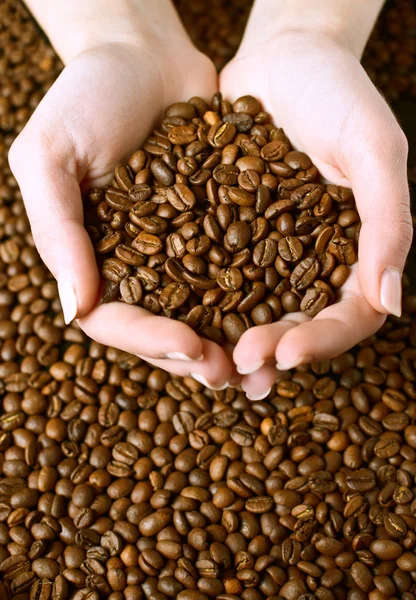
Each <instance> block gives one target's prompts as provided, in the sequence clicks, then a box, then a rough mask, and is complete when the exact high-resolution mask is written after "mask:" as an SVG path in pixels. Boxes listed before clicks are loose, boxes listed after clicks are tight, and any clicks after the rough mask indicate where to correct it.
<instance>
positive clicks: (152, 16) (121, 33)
mask: <svg viewBox="0 0 416 600" xmlns="http://www.w3.org/2000/svg"><path fill="white" fill-rule="evenodd" d="M26 3H27V5H28V7H29V8H30V10H31V11H32V13H33V15H34V16H35V18H36V19H37V21H38V22H39V24H40V25H41V27H42V28H43V29H44V31H45V33H46V35H47V36H48V37H49V39H50V41H51V43H52V45H53V46H54V48H55V50H56V52H57V53H58V54H59V56H60V57H61V58H62V60H63V61H64V63H65V64H67V63H68V62H70V61H71V60H72V59H73V58H75V57H76V56H77V55H78V54H81V53H82V52H86V51H88V50H91V49H93V48H96V47H99V46H103V45H106V44H109V43H116V44H117V43H118V44H129V45H132V46H134V45H135V46H137V47H138V48H141V47H143V45H148V42H149V40H150V41H152V42H153V43H157V42H158V41H160V40H162V44H163V43H164V41H165V40H166V38H167V37H169V39H172V38H173V39H175V38H180V39H181V40H182V41H183V40H188V41H189V44H191V42H190V40H189V38H187V35H186V33H185V30H184V28H183V26H182V24H181V22H180V20H179V17H178V15H177V13H176V10H175V9H174V7H173V4H172V2H171V0H152V2H148V1H147V0H117V1H116V2H114V0H87V1H86V0H66V1H65V2H56V0H26Z"/></svg>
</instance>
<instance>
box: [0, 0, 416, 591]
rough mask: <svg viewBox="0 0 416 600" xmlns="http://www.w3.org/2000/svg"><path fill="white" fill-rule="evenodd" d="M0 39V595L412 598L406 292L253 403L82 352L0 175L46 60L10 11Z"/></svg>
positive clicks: (414, 469) (50, 64) (7, 181)
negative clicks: (353, 339)
mask: <svg viewBox="0 0 416 600" xmlns="http://www.w3.org/2000/svg"><path fill="white" fill-rule="evenodd" d="M190 4H192V5H193V4H194V3H190ZM387 6H388V5H387ZM396 6H398V3H397V4H396ZM409 21H410V17H408V18H407V19H406V20H405V22H403V23H402V24H405V23H408V22H409ZM0 36H1V39H2V42H3V43H2V44H1V47H0V52H1V57H0V58H1V60H0V64H1V69H2V85H1V90H0V98H1V102H0V104H1V106H2V108H1V110H2V114H1V118H0V147H1V153H0V394H1V399H0V402H1V404H0V598H1V600H3V599H4V600H10V599H14V600H51V599H53V600H73V599H75V600H81V599H82V600H87V599H88V600H100V598H109V599H110V600H124V599H126V600H136V599H138V600H141V599H149V600H169V599H170V598H178V599H179V600H209V599H210V598H218V600H239V599H240V598H241V599H242V600H264V599H266V598H269V599H270V600H281V599H282V598H283V599H284V600H292V599H293V600H295V599H297V598H301V599H302V600H315V599H316V600H333V599H336V600H338V599H339V600H344V599H345V598H347V599H350V600H365V599H366V598H369V599H370V600H385V599H387V598H397V599H398V600H399V599H403V600H414V598H416V558H415V548H416V499H415V492H416V388H415V385H416V298H415V297H414V296H413V297H411V296H409V289H410V288H409V286H410V287H411V286H412V285H413V286H414V280H411V281H409V279H408V278H406V277H405V278H404V287H405V292H406V296H407V298H406V299H405V301H404V313H403V316H402V317H401V318H400V319H398V318H395V317H393V318H389V319H388V321H387V323H386V324H385V325H384V326H383V328H382V329H381V330H380V331H379V332H378V334H377V335H376V336H373V337H372V338H370V339H369V340H365V341H364V342H363V343H361V344H360V345H359V346H357V347H355V348H353V349H352V350H351V351H350V352H348V353H345V354H343V355H341V356H340V357H337V358H335V359H334V360H332V361H324V362H321V363H319V364H312V365H308V366H305V367H301V368H298V369H296V370H295V371H293V372H291V373H286V374H284V375H282V376H281V378H280V379H279V381H277V382H276V385H275V386H274V387H273V389H272V391H271V393H270V395H269V398H268V399H267V400H264V401H261V402H254V403H253V402H249V401H248V400H247V398H246V397H245V395H244V394H243V393H242V392H239V391H237V390H232V389H229V390H226V391H222V392H212V391H209V390H206V389H204V388H203V387H202V386H201V385H200V384H199V383H197V382H195V381H194V380H192V379H187V378H185V379H181V378H176V377H171V376H169V375H168V374H167V373H165V372H163V371H161V370H159V369H154V368H153V367H152V366H150V365H148V364H146V363H145V362H143V361H141V360H140V359H138V358H137V357H134V356H132V355H128V354H125V353H122V352H120V351H118V350H115V349H114V348H106V347H104V346H101V345H99V344H97V343H95V342H92V341H91V340H89V339H88V338H87V337H86V336H85V335H84V334H83V333H82V332H81V331H80V330H79V329H78V328H77V327H76V325H70V326H65V325H64V321H63V317H62V311H61V307H60V303H59V299H58V295H57V289H56V283H55V282H54V281H53V279H52V277H51V275H50V274H49V272H48V271H47V269H46V268H45V266H44V265H43V264H42V263H41V261H40V258H39V256H38V254H37V252H36V250H35V248H34V245H33V240H32V238H31V235H30V230H29V225H28V222H27V219H26V216H25V213H24V208H23V204H22V201H21V197H20V193H19V190H18V189H17V185H16V182H15V181H14V179H13V177H12V176H11V174H10V171H9V169H8V166H7V148H8V147H9V146H10V144H11V142H12V140H13V139H14V137H15V135H16V134H17V133H18V131H19V130H20V129H21V127H22V126H23V125H24V123H25V120H26V119H27V117H28V115H29V112H30V111H31V110H32V109H33V108H34V107H35V106H36V104H37V102H38V101H39V100H40V98H41V97H42V95H43V94H44V93H45V92H46V90H47V89H48V87H49V86H50V85H51V84H52V82H53V81H54V79H55V78H56V76H57V74H58V72H59V70H60V68H61V65H60V63H59V61H58V59H57V58H56V56H55V55H54V53H53V51H52V50H51V48H50V46H49V45H48V44H47V42H46V41H45V40H44V39H43V38H42V36H41V34H40V32H39V31H38V29H37V27H36V26H35V25H34V24H33V22H32V21H31V19H30V18H29V17H28V15H27V13H26V11H25V9H24V8H23V5H21V4H19V3H18V2H17V1H16V0H10V1H3V2H2V4H1V5H0ZM21 93H23V94H24V98H25V100H24V102H22V100H21V98H20V100H19V95H20V94H21ZM411 133H412V132H411V131H409V137H411ZM120 176H121V174H120ZM411 272H412V271H411V270H409V274H410V273H411ZM413 273H414V271H413ZM126 293H130V294H133V293H134V289H132V288H128V290H127V291H126Z"/></svg>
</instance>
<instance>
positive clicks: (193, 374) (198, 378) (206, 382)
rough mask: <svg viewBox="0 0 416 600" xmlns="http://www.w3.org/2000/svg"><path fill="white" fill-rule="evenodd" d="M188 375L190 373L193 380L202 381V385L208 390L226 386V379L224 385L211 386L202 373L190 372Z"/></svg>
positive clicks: (217, 389) (218, 389) (219, 389)
mask: <svg viewBox="0 0 416 600" xmlns="http://www.w3.org/2000/svg"><path fill="white" fill-rule="evenodd" d="M190 375H191V377H193V378H194V379H195V381H198V382H199V383H202V385H204V386H205V387H207V388H209V389H210V390H214V391H216V392H219V391H221V390H225V389H226V388H227V387H228V381H226V382H225V383H224V385H220V386H213V385H212V384H211V383H208V381H207V380H206V379H205V377H204V376H203V375H200V374H199V373H190Z"/></svg>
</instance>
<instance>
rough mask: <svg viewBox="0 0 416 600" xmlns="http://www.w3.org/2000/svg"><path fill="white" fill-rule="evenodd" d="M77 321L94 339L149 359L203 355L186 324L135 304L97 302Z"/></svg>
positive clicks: (190, 358) (197, 337)
mask: <svg viewBox="0 0 416 600" xmlns="http://www.w3.org/2000/svg"><path fill="white" fill-rule="evenodd" d="M78 323H79V325H80V327H81V328H82V329H83V331H85V333H86V334H87V335H88V336H89V337H91V338H93V339H94V340H96V341H97V342H100V343H101V344H105V345H106V346H114V347H116V348H120V349H121V350H124V351H126V352H130V353H131V354H140V355H145V356H147V357H149V358H150V359H161V358H169V359H172V360H178V359H179V360H188V361H192V360H196V361H197V360H201V357H202V355H203V343H202V340H201V338H200V337H199V336H198V335H197V334H196V333H195V332H194V331H193V330H192V329H191V328H190V327H188V326H187V325H185V324H184V323H181V322H180V321H175V320H173V319H168V318H167V317H158V316H156V315H154V314H152V313H150V312H148V311H147V310H145V309H144V308H140V307H138V306H132V305H129V304H124V303H122V302H110V303H109V304H101V305H99V306H97V307H96V308H94V310H92V311H91V312H90V313H89V314H88V315H87V316H86V317H84V318H82V319H79V321H78Z"/></svg>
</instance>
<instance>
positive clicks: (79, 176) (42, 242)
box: [9, 31, 232, 388]
mask: <svg viewBox="0 0 416 600" xmlns="http://www.w3.org/2000/svg"><path fill="white" fill-rule="evenodd" d="M169 35H170V34H169V33H166V32H165V35H164V38H163V39H160V34H158V33H157V32H155V31H153V32H151V33H149V34H147V33H146V34H143V35H142V36H141V37H140V38H139V39H138V41H137V44H136V43H134V42H132V41H131V40H130V39H129V41H128V42H126V43H123V42H121V43H120V42H117V43H107V44H105V43H104V44H101V45H99V46H98V47H92V48H87V49H85V50H84V51H82V52H80V53H79V54H78V55H77V56H76V57H75V58H74V59H73V60H71V61H70V62H69V64H68V66H67V67H66V68H65V69H64V71H63V72H62V74H61V75H60V77H59V78H58V79H57V81H56V82H55V84H54V85H53V86H52V88H51V89H50V91H49V92H48V93H47V94H46V96H45V98H44V99H43V100H42V102H41V103H40V104H39V106H38V108H37V109H36V111H35V113H34V114H33V116H32V118H31V119H30V121H29V122H28V124H27V125H26V127H25V128H24V130H23V131H22V133H21V134H20V135H19V137H18V138H17V139H16V141H15V143H14V144H13V146H12V148H11V150H10V155H9V160H10V165H11V168H12V170H13V173H14V175H15V177H16V179H17V181H18V183H19V185H20V188H21V191H22V194H23V198H24V202H25V206H26V210H27V213H28V217H29V220H30V224H31V227H32V233H33V237H34V241H35V244H36V246H37V249H38V251H39V253H40V255H41V257H42V259H43V260H44V262H45V264H46V265H47V267H48V268H49V269H50V270H51V272H52V274H53V275H54V277H55V278H56V279H57V281H58V288H59V294H60V298H61V303H62V307H63V311H64V317H65V321H66V322H67V323H68V322H70V321H72V320H73V319H75V318H76V319H78V322H79V324H80V326H81V327H82V329H83V330H84V331H85V332H86V333H87V334H88V335H89V336H90V337H92V338H93V339H95V340H97V341H99V342H101V343H103V344H106V345H109V346H114V347H117V348H120V349H123V350H125V351H128V352H131V353H132V354H136V355H140V356H143V357H144V358H146V360H149V361H150V362H152V363H153V364H155V365H157V366H160V367H161V368H163V369H166V370H168V371H171V372H173V373H176V374H178V375H183V376H185V375H189V374H192V375H194V374H196V375H197V378H199V380H200V381H201V382H204V383H205V382H207V384H208V385H210V386H211V387H217V388H219V387H222V386H224V384H226V383H227V382H229V381H230V379H231V376H232V362H231V360H230V359H229V358H228V357H227V355H226V354H225V352H224V350H223V349H221V348H220V347H219V346H217V345H216V344H213V343H212V342H208V341H206V340H202V339H201V338H199V336H198V335H197V334H196V333H195V332H194V331H192V330H191V329H190V328H189V327H188V326H186V325H185V324H183V323H181V322H178V321H174V320H171V319H167V318H165V317H156V316H155V315H153V314H151V313H149V312H147V311H145V310H144V309H142V308H140V307H137V306H129V305H126V304H122V303H120V302H113V303H110V304H106V305H98V306H97V305H96V304H97V298H98V291H99V284H100V277H99V273H98V269H97V265H96V261H95V256H94V250H93V247H92V244H91V241H90V239H89V236H88V234H87V232H86V230H85V229H84V225H83V207H82V199H81V188H82V190H86V189H88V188H90V187H93V186H97V185H103V184H105V183H108V182H109V181H111V176H112V173H113V171H114V167H115V166H116V164H117V163H119V162H121V161H122V160H123V159H125V158H126V156H128V155H129V153H131V152H133V151H134V150H136V149H137V148H139V146H140V145H141V143H142V142H143V141H144V139H145V137H146V136H147V135H148V134H149V133H150V131H151V128H152V125H153V124H154V123H155V122H157V120H158V119H159V118H160V117H161V115H162V111H163V109H164V108H165V107H166V106H167V105H169V104H170V103H173V102H176V101H180V100H185V101H186V100H187V99H189V98H190V97H192V96H194V95H200V96H202V97H204V98H207V97H210V96H211V95H212V94H213V93H214V92H215V90H216V87H217V77H216V72H215V69H214V66H213V65H212V64H211V62H210V61H209V59H208V58H207V57H206V56H204V55H202V54H201V53H199V52H198V51H197V50H196V49H195V48H194V46H193V45H192V44H191V42H190V41H189V39H187V38H186V36H185V35H184V34H183V39H182V38H181V37H180V36H178V35H177V34H172V37H173V40H169ZM145 36H146V37H148V38H149V40H148V41H146V39H143V38H144V37H145ZM202 356H203V359H201V357H202Z"/></svg>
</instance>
